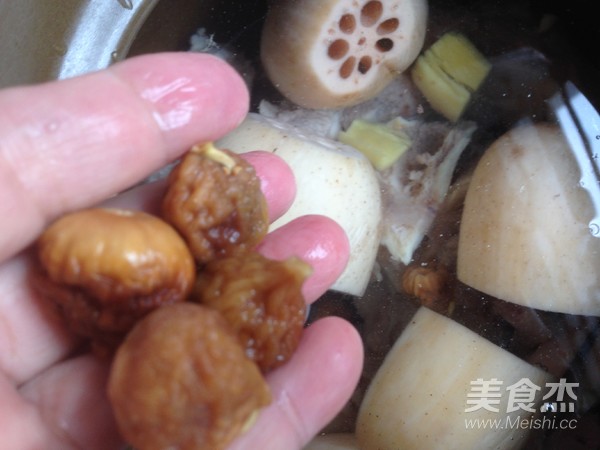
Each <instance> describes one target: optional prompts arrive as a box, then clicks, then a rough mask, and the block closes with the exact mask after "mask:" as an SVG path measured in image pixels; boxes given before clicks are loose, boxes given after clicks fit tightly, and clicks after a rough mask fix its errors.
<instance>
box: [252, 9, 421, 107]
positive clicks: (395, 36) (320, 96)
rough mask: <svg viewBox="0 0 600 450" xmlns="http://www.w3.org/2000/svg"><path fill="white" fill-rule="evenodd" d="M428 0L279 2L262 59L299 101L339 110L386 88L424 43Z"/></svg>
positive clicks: (272, 14)
mask: <svg viewBox="0 0 600 450" xmlns="http://www.w3.org/2000/svg"><path fill="white" fill-rule="evenodd" d="M426 22H427V2H426V0H389V1H387V0H386V1H383V0H370V1H364V0H363V1H355V0H302V1H298V0H283V1H280V2H273V5H272V7H271V8H270V10H269V12H268V13H267V18H266V21H265V24H264V27H263V34H262V39H261V58H262V61H263V65H264V67H265V70H266V72H267V74H268V76H269V78H270V79H271V81H272V82H273V84H274V85H275V86H276V87H277V88H278V89H279V90H280V91H281V93H282V94H283V95H284V96H286V97H287V98H289V99H290V100H291V101H293V102H294V103H296V104H298V105H300V106H303V107H306V108H315V109H328V108H340V107H344V106H348V105H352V104H357V103H359V102H361V101H364V100H366V99H369V98H371V97H373V96H375V95H377V93H379V92H380V91H381V90H382V89H383V88H384V87H385V86H386V85H387V84H388V83H389V82H390V81H391V80H392V79H393V77H394V76H395V75H397V74H398V73H401V72H403V71H404V70H405V69H406V68H408V66H410V64H412V62H413V61H414V60H415V59H416V57H417V56H418V55H419V52H420V51H421V48H422V46H423V41H424V38H425V31H426Z"/></svg>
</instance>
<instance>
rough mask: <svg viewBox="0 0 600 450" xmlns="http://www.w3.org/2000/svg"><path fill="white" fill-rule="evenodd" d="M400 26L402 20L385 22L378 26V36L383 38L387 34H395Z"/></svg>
mask: <svg viewBox="0 0 600 450" xmlns="http://www.w3.org/2000/svg"><path fill="white" fill-rule="evenodd" d="M399 26H400V20H398V19H396V18H395V17H393V18H391V19H387V20H384V21H383V22H381V23H380V24H379V25H378V26H377V34H378V35H380V36H382V35H385V34H390V33H393V32H394V31H396V30H397V29H398V27H399Z"/></svg>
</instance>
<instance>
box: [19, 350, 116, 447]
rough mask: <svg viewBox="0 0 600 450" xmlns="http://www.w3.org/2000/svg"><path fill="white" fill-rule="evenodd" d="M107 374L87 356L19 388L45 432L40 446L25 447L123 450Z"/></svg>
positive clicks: (64, 363) (107, 369) (105, 367)
mask: <svg viewBox="0 0 600 450" xmlns="http://www.w3.org/2000/svg"><path fill="white" fill-rule="evenodd" d="M108 372H109V367H108V365H107V364H103V363H102V362H100V361H98V360H97V359H95V358H94V357H92V356H90V355H86V356H81V357H79V358H75V359H71V360H68V361H65V362H63V363H60V364H57V365H55V366H53V367H52V368H51V369H49V370H47V371H46V372H44V373H42V374H41V375H40V376H38V377H37V378H35V379H33V380H31V381H29V382H28V383H27V384H25V385H24V386H23V387H21V389H20V390H19V392H20V394H21V395H23V398H24V399H25V400H27V402H28V403H29V404H30V405H34V407H35V408H36V409H37V411H38V414H39V416H40V418H41V422H42V424H43V426H44V428H46V429H47V430H48V433H47V436H48V437H47V440H46V441H45V442H43V445H39V446H32V447H28V448H48V449H50V448H56V449H64V448H74V449H82V448H85V449H89V450H94V449H98V450H101V449H107V448H112V449H117V448H122V447H123V442H122V439H121V437H120V435H119V433H118V431H117V426H116V423H115V420H114V418H113V414H112V409H111V406H110V403H109V401H108V398H107V396H106V383H107V379H108ZM11 448H24V447H20V446H17V447H11Z"/></svg>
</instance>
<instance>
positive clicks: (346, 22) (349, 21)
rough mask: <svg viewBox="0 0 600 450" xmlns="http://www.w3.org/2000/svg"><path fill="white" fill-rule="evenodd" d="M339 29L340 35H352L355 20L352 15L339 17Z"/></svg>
mask: <svg viewBox="0 0 600 450" xmlns="http://www.w3.org/2000/svg"><path fill="white" fill-rule="evenodd" d="M339 27H340V30H341V31H342V33H345V34H352V33H354V30H355V29H356V19H355V18H354V16H353V15H352V14H344V15H343V16H342V17H340V21H339Z"/></svg>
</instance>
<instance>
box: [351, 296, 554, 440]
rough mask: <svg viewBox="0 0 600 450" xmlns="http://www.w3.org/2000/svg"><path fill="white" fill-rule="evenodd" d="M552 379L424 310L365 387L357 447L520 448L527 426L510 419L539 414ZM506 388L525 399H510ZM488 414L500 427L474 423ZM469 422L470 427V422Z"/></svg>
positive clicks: (537, 415) (426, 309)
mask: <svg viewBox="0 0 600 450" xmlns="http://www.w3.org/2000/svg"><path fill="white" fill-rule="evenodd" d="M555 381H556V380H554V379H553V377H552V376H550V375H549V374H547V373H545V372H544V371H542V370H541V369H539V368H537V367H534V366H532V365H531V364H528V363H526V362H525V361H523V360H521V359H520V358H518V357H516V356H514V355H512V354H511V353H509V352H507V351H506V350H503V349H501V348H500V347H497V346H496V345H494V344H493V343H491V342H490V341H488V340H487V339H485V338H483V337H481V336H479V335H478V334H476V333H474V332H473V331H471V330H469V329H467V328H465V327H464V326H462V325H460V324H458V323H456V322H455V321H453V320H451V319H448V318H447V317H445V316H443V315H441V314H438V313H435V312H433V311H431V310H430V309H428V308H424V307H422V308H420V309H419V311H418V312H417V313H416V314H415V316H414V317H413V318H412V320H411V322H410V324H409V325H408V326H407V327H406V328H405V330H404V331H403V332H402V334H401V336H400V337H399V339H398V340H397V341H396V343H395V344H394V346H393V347H392V349H391V350H390V352H389V353H388V354H387V356H386V358H385V361H384V362H383V364H382V365H381V367H380V368H379V370H378V372H377V374H376V376H375V377H374V378H373V381H372V382H371V384H370V386H369V388H368V390H367V393H366V395H365V398H364V400H363V402H362V404H361V407H360V412H359V415H358V420H357V423H356V435H357V438H358V442H359V447H360V448H361V450H371V449H392V448H402V449H423V448H445V449H465V448H469V449H482V450H483V449H490V448H494V449H499V450H501V449H509V448H518V447H519V446H522V445H523V442H524V440H525V439H526V436H527V434H528V429H526V428H524V427H520V426H511V425H510V424H511V423H518V422H520V421H522V420H534V418H536V419H540V415H539V414H540V406H541V404H542V403H541V401H542V398H543V395H544V394H546V392H545V391H544V392H542V391H541V389H542V388H545V386H546V384H547V383H552V382H555ZM486 383H488V384H486ZM511 392H517V393H518V392H525V393H526V394H527V396H522V395H521V396H519V394H517V396H515V397H511ZM478 393H479V394H480V395H478ZM529 393H532V394H534V395H531V396H529ZM486 402H487V403H486ZM511 402H512V403H511ZM522 405H525V410H523V409H522V408H521V406H522ZM515 406H516V407H515ZM486 419H488V420H498V421H500V422H501V423H502V424H503V426H502V427H492V426H490V427H487V426H477V424H485V423H486V422H485V421H486ZM470 423H472V424H474V425H473V426H472V427H469V424H470ZM507 424H508V425H507Z"/></svg>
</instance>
